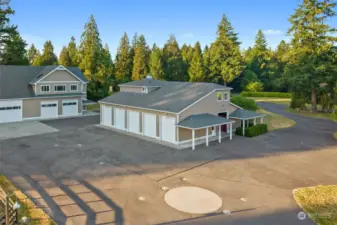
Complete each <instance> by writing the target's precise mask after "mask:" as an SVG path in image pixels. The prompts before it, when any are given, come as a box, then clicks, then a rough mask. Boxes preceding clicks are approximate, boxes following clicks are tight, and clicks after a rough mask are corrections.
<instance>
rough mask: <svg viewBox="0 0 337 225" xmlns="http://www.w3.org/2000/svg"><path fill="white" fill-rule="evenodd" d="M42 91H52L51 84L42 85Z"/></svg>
mask: <svg viewBox="0 0 337 225" xmlns="http://www.w3.org/2000/svg"><path fill="white" fill-rule="evenodd" d="M41 92H50V86H49V85H41Z"/></svg>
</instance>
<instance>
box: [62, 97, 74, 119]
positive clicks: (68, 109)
mask: <svg viewBox="0 0 337 225" xmlns="http://www.w3.org/2000/svg"><path fill="white" fill-rule="evenodd" d="M62 115H63V116H75V115H78V100H77V99H72V100H63V101H62Z"/></svg>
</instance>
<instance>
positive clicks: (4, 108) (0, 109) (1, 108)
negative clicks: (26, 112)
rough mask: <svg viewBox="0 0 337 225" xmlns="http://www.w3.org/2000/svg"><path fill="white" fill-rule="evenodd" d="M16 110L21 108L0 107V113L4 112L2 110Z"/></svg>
mask: <svg viewBox="0 0 337 225" xmlns="http://www.w3.org/2000/svg"><path fill="white" fill-rule="evenodd" d="M18 109H21V106H9V107H0V111H4V110H18Z"/></svg>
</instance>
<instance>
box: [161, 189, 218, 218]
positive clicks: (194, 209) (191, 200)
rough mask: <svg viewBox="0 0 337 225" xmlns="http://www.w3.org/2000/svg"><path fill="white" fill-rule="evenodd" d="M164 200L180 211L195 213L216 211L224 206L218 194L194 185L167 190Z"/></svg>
mask: <svg viewBox="0 0 337 225" xmlns="http://www.w3.org/2000/svg"><path fill="white" fill-rule="evenodd" d="M164 200H165V202H166V203H167V204H168V205H169V206H171V207H172V208H174V209H176V210H178V211H181V212H185V213H193V214H205V213H211V212H215V211H216V210H218V209H219V208H220V207H221V206H222V200H221V198H220V197H219V196H218V195H217V194H215V193H213V192H211V191H209V190H206V189H203V188H199V187H193V186H184V187H177V188H173V189H171V190H169V191H168V192H166V194H165V196H164Z"/></svg>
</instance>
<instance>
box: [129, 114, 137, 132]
mask: <svg viewBox="0 0 337 225" xmlns="http://www.w3.org/2000/svg"><path fill="white" fill-rule="evenodd" d="M128 114H129V118H128V126H129V131H130V132H132V133H139V126H140V124H139V112H136V111H132V110H129V111H128Z"/></svg>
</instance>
